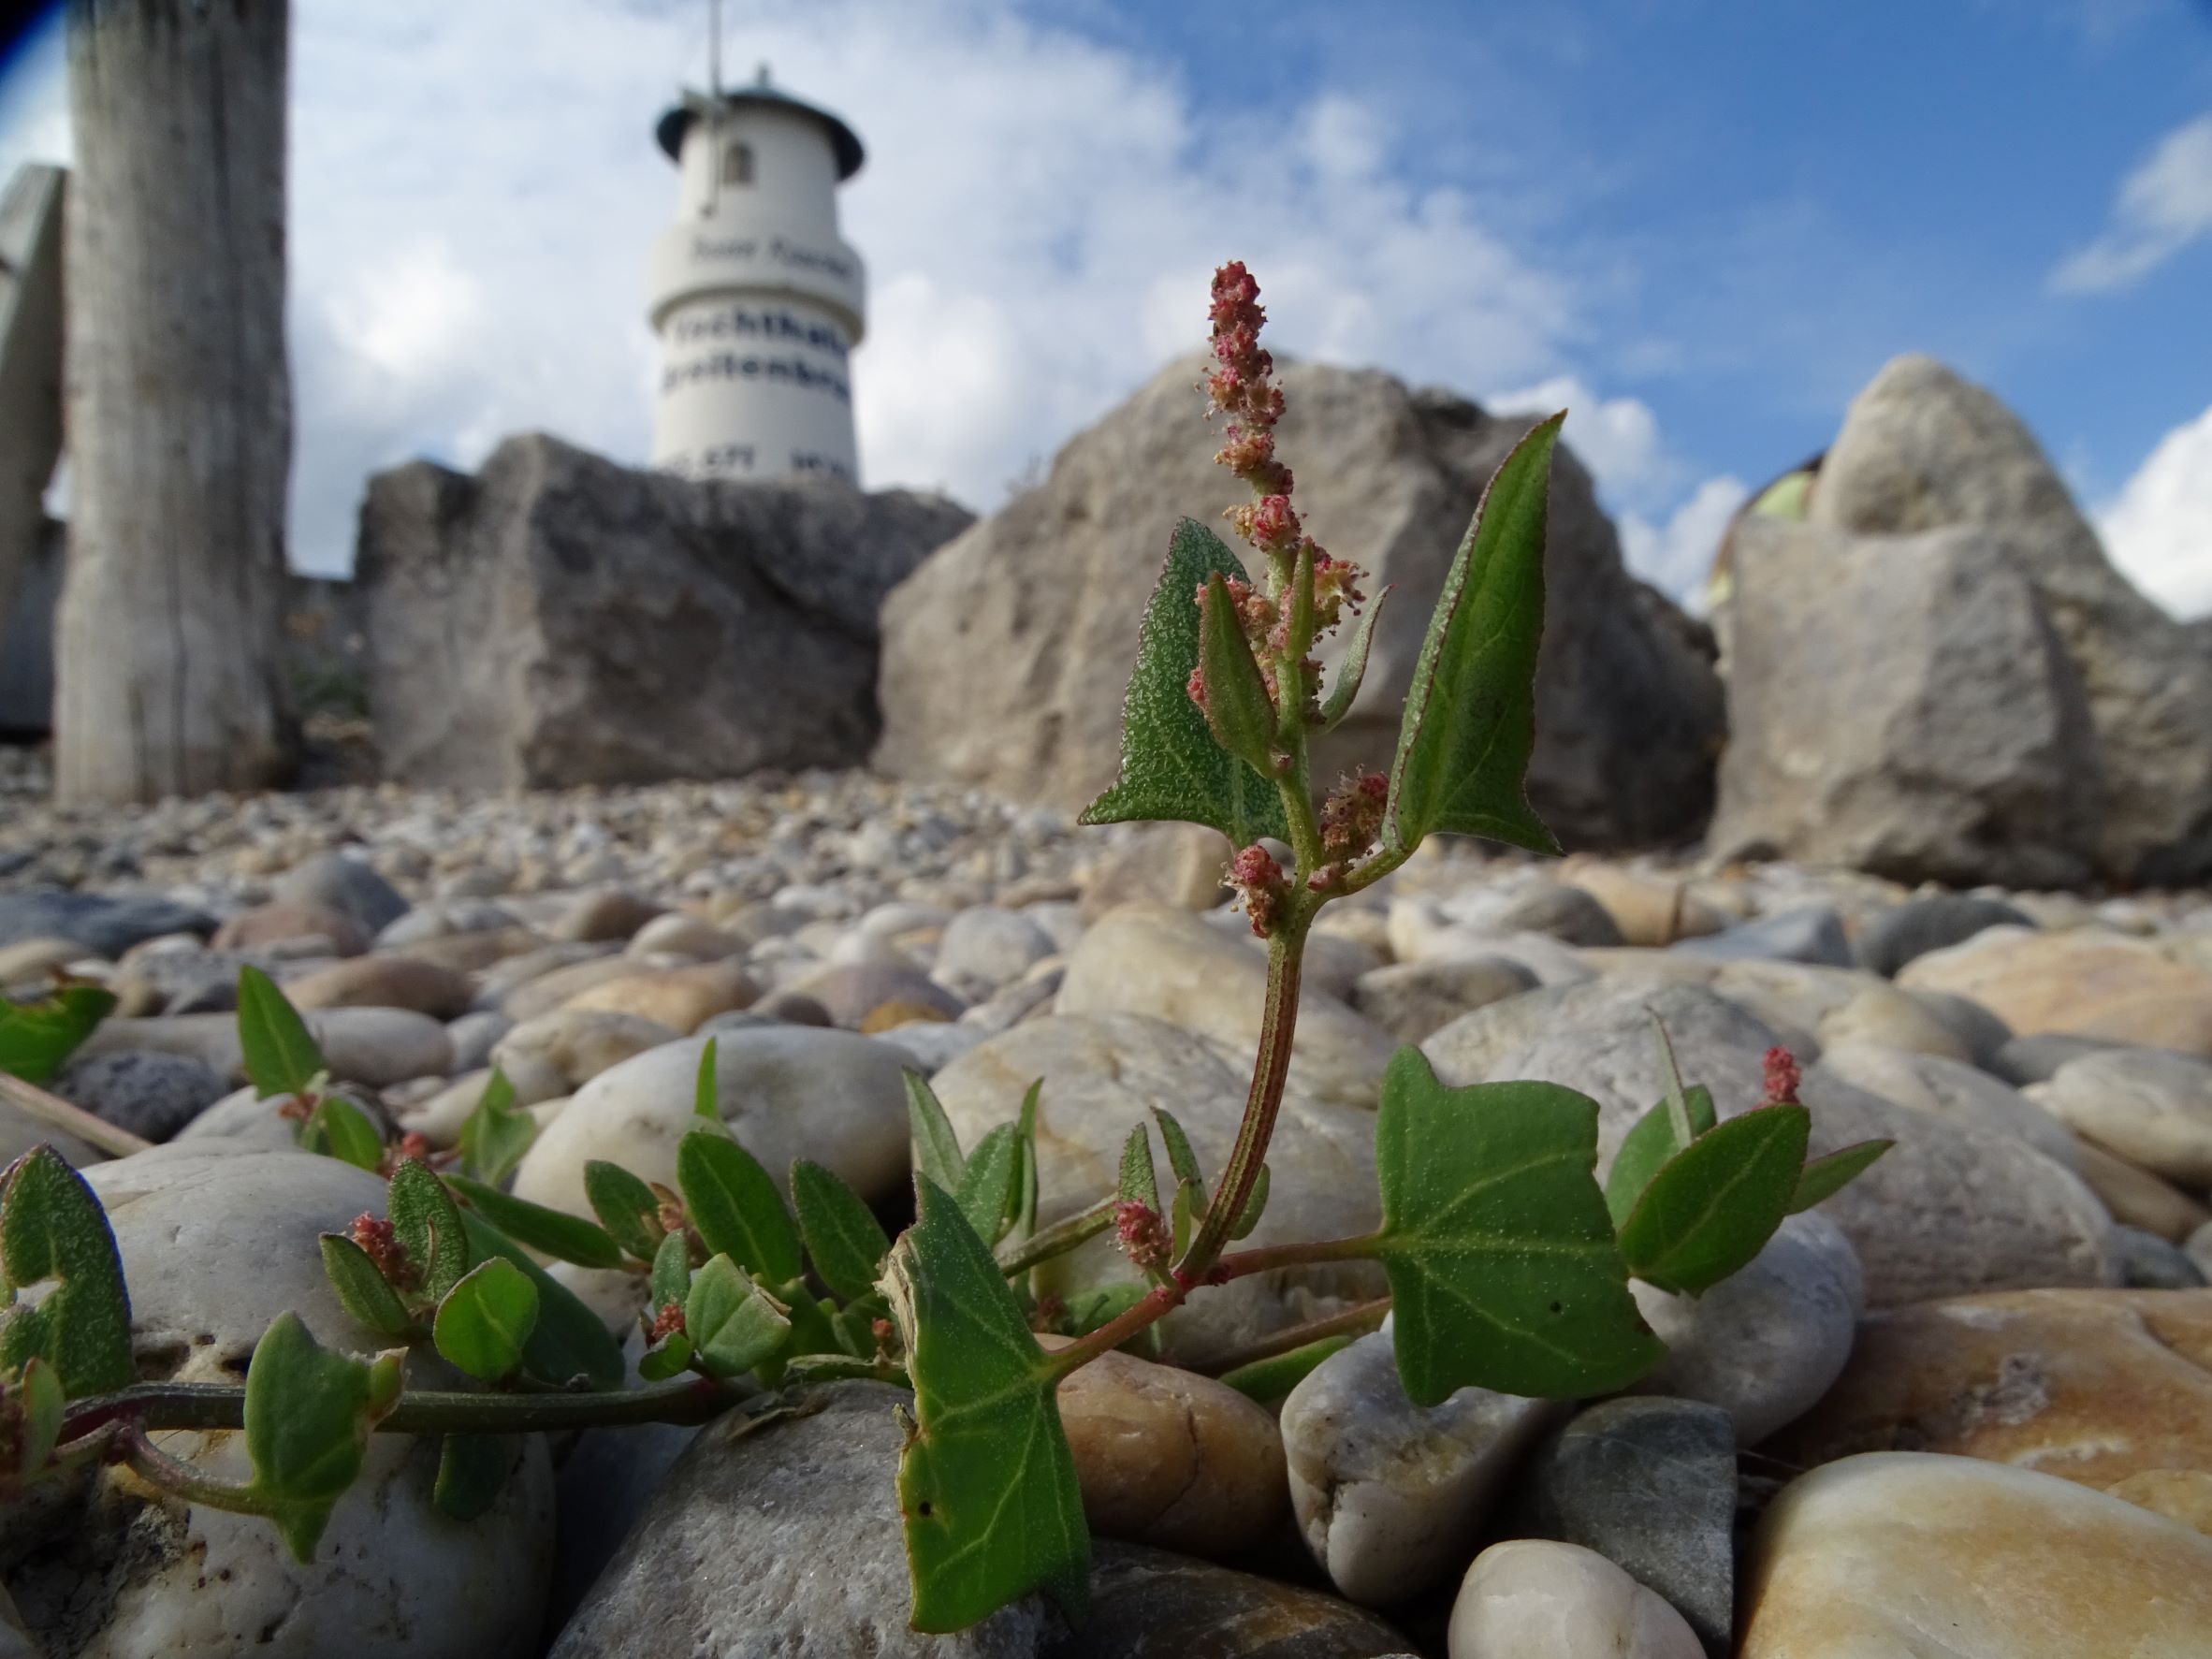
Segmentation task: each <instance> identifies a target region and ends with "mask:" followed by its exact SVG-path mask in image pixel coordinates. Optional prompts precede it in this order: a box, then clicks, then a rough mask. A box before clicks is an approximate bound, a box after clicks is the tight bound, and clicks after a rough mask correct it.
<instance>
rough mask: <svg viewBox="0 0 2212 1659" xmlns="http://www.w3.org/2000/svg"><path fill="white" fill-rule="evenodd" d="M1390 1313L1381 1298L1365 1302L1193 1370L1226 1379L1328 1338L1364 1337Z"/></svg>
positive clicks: (1269, 1337) (1260, 1340)
mask: <svg viewBox="0 0 2212 1659" xmlns="http://www.w3.org/2000/svg"><path fill="white" fill-rule="evenodd" d="M1389 1312H1390V1298H1389V1297H1387V1296H1378V1297H1376V1298H1375V1300H1374V1301H1373V1302H1361V1303H1359V1304H1358V1305H1357V1306H1354V1307H1347V1308H1346V1309H1345V1310H1344V1311H1343V1312H1342V1313H1338V1314H1330V1315H1329V1316H1327V1317H1324V1318H1319V1319H1308V1320H1306V1321H1305V1322H1304V1323H1303V1324H1302V1325H1291V1326H1288V1327H1286V1328H1285V1329H1283V1330H1281V1331H1278V1332H1275V1333H1274V1334H1273V1336H1263V1337H1261V1338H1260V1339H1259V1341H1257V1342H1248V1343H1246V1344H1245V1345H1244V1346H1243V1347H1241V1348H1231V1349H1230V1351H1229V1352H1228V1353H1226V1354H1222V1355H1220V1356H1218V1357H1217V1358H1215V1359H1212V1360H1208V1361H1205V1362H1204V1363H1203V1364H1201V1365H1194V1366H1192V1367H1191V1369H1192V1370H1194V1371H1196V1372H1197V1373H1198V1374H1199V1375H1201V1376H1226V1375H1228V1374H1229V1373H1230V1372H1232V1371H1236V1370H1240V1369H1241V1368H1243V1367H1244V1366H1246V1365H1257V1364H1259V1362H1260V1361H1262V1360H1273V1359H1276V1358H1278V1357H1279V1356H1281V1355H1284V1354H1289V1353H1295V1352H1296V1351H1297V1350H1298V1349H1300V1348H1302V1347H1304V1346H1306V1345H1307V1344H1309V1343H1316V1342H1320V1341H1323V1340H1325V1339H1326V1338H1328V1337H1332V1336H1346V1335H1361V1336H1363V1335H1365V1334H1366V1333H1367V1332H1370V1331H1373V1330H1374V1329H1375V1327H1376V1326H1378V1325H1380V1324H1381V1323H1382V1322H1383V1316H1384V1315H1385V1314H1387V1313H1389Z"/></svg>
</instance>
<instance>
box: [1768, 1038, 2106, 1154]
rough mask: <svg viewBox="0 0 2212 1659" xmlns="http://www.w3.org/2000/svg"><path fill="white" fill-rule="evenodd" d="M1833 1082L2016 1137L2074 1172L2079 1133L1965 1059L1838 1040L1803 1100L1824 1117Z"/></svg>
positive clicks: (1809, 1079) (1810, 1076)
mask: <svg viewBox="0 0 2212 1659" xmlns="http://www.w3.org/2000/svg"><path fill="white" fill-rule="evenodd" d="M1830 1079H1840V1080H1841V1081H1842V1082H1844V1083H1847V1084H1851V1085H1853V1086H1854V1087H1855V1088H1861V1089H1864V1090H1866V1091H1867V1093H1869V1094H1870V1095H1879V1096H1881V1097H1882V1099H1885V1100H1887V1101H1890V1102H1891V1103H1892V1104H1894V1105H1898V1106H1906V1107H1910V1108H1911V1109H1912V1110H1914V1111H1915V1112H1928V1113H1935V1114H1937V1115H1938V1116H1942V1117H1947V1118H1950V1119H1951V1120H1952V1121H1953V1122H1955V1123H1957V1124H1959V1125H1961V1126H1962V1127H1964V1128H1969V1129H1970V1130H1972V1131H1973V1132H1974V1133H1977V1134H1993V1135H2012V1136H2015V1137H2016V1138H2017V1139H2019V1140H2022V1141H2025V1142H2028V1144H2029V1145H2030V1146H2032V1147H2034V1148H2035V1149H2036V1150H2037V1151H2038V1152H2040V1153H2042V1154H2043V1155H2044V1156H2045V1157H2047V1158H2049V1159H2051V1160H2052V1161H2053V1162H2054V1163H2059V1164H2063V1165H2065V1166H2066V1167H2067V1168H2068V1169H2073V1168H2074V1164H2075V1162H2076V1161H2077V1159H2076V1150H2075V1148H2076V1142H2075V1141H2074V1131H2073V1130H2071V1129H2069V1128H2067V1127H2066V1126H2065V1125H2064V1124H2062V1123H2060V1122H2059V1120H2058V1119H2057V1118H2056V1117H2054V1116H2052V1115H2051V1113H2050V1112H2049V1111H2048V1110H2047V1109H2046V1108H2045V1107H2044V1106H2042V1105H2040V1104H2038V1103H2037V1102H2036V1101H2034V1100H2031V1099H2028V1097H2027V1096H2025V1095H2023V1094H2021V1093H2020V1092H2019V1091H2018V1090H2017V1089H2016V1088H2014V1087H2013V1086H2012V1085H2011V1084H2006V1083H2001V1082H2000V1081H1999V1080H1998V1079H1996V1078H1994V1077H1991V1076H1990V1075H1989V1074H1988V1073H1987V1072H1986V1071H1979V1070H1975V1069H1974V1068H1973V1067H1972V1066H1969V1065H1966V1064H1964V1063H1962V1062H1960V1061H1957V1060H1946V1059H1944V1058H1943V1057H1942V1056H1941V1055H1914V1054H1905V1053H1902V1052H1900V1051H1899V1050H1897V1049H1885V1048H1877V1047H1874V1046H1872V1045H1871V1044H1867V1043H1839V1044H1838V1045H1837V1046H1836V1047H1835V1048H1833V1049H1830V1050H1829V1051H1828V1052H1827V1053H1826V1054H1825V1055H1822V1056H1821V1059H1820V1063H1819V1064H1818V1065H1816V1066H1814V1067H1813V1068H1812V1070H1810V1071H1809V1072H1808V1073H1807V1074H1806V1077H1805V1081H1804V1084H1803V1085H1802V1087H1801V1088H1800V1089H1799V1091H1798V1096H1797V1098H1798V1099H1801V1100H1803V1101H1804V1102H1805V1104H1806V1105H1808V1106H1810V1107H1812V1110H1813V1111H1814V1112H1815V1113H1818V1112H1819V1110H1820V1106H1821V1102H1822V1100H1823V1099H1826V1090H1827V1087H1828V1083H1829V1080H1830Z"/></svg>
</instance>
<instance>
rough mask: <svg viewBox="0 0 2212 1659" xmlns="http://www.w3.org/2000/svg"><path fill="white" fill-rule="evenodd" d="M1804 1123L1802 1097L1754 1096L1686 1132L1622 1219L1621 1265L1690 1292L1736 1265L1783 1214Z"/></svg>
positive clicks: (1807, 1120)
mask: <svg viewBox="0 0 2212 1659" xmlns="http://www.w3.org/2000/svg"><path fill="white" fill-rule="evenodd" d="M1811 1129H1812V1113H1809V1112H1807V1111H1806V1110H1805V1108H1804V1107H1802V1106H1797V1105H1785V1106H1762V1107H1760V1108H1759V1109H1758V1110H1756V1111H1754V1112H1747V1113H1743V1115H1742V1116H1740V1117H1732V1118H1730V1119H1728V1121H1727V1122H1725V1123H1722V1124H1715V1125H1714V1126H1713V1127H1712V1128H1711V1129H1710V1130H1709V1131H1708V1132H1706V1133H1705V1134H1702V1135H1700V1136H1698V1137H1697V1139H1696V1140H1695V1141H1693V1142H1690V1144H1689V1146H1688V1147H1687V1148H1685V1149H1684V1150H1683V1151H1681V1152H1679V1153H1677V1154H1676V1155H1675V1156H1674V1157H1672V1158H1670V1159H1669V1160H1668V1161H1667V1163H1666V1165H1665V1167H1663V1168H1662V1169H1661V1170H1660V1171H1659V1172H1658V1173H1657V1174H1655V1175H1653V1176H1652V1182H1651V1185H1650V1186H1646V1187H1645V1188H1644V1191H1643V1196H1642V1197H1641V1198H1639V1199H1637V1201H1636V1208H1635V1209H1633V1210H1631V1211H1630V1212H1629V1214H1628V1219H1627V1220H1626V1221H1624V1222H1623V1223H1622V1224H1621V1254H1622V1255H1623V1257H1624V1258H1625V1259H1627V1262H1628V1271H1629V1272H1630V1273H1634V1274H1635V1275H1636V1276H1637V1278H1639V1279H1642V1280H1644V1281H1645V1282H1646V1283H1647V1284H1651V1285H1656V1286H1657V1287H1658V1288H1660V1289H1662V1290H1673V1291H1687V1292H1689V1293H1690V1294H1693V1295H1695V1294H1696V1293H1697V1292H1699V1291H1702V1290H1706V1289H1710V1288H1711V1287H1713V1286H1714V1285H1717V1284H1719V1283H1720V1282H1721V1281H1722V1280H1723V1279H1724V1278H1726V1277H1727V1276H1728V1275H1729V1274H1730V1273H1735V1272H1736V1271H1737V1270H1738V1269H1739V1268H1741V1267H1742V1266H1744V1265H1745V1264H1746V1263H1747V1262H1749V1261H1750V1260H1751V1259H1752V1258H1753V1257H1754V1256H1756V1255H1757V1254H1758V1253H1759V1252H1760V1251H1761V1250H1762V1249H1764V1248H1765V1247H1766V1244H1767V1241H1768V1239H1770V1238H1772V1237H1773V1236H1774V1230H1775V1229H1776V1228H1777V1227H1780V1226H1781V1225H1782V1218H1783V1216H1784V1215H1788V1214H1789V1207H1790V1199H1791V1196H1792V1195H1793V1194H1794V1193H1795V1192H1796V1191H1797V1176H1798V1172H1799V1171H1800V1170H1801V1169H1802V1168H1803V1166H1804V1162H1805V1140H1806V1136H1807V1135H1808V1134H1809V1133H1810V1131H1811Z"/></svg>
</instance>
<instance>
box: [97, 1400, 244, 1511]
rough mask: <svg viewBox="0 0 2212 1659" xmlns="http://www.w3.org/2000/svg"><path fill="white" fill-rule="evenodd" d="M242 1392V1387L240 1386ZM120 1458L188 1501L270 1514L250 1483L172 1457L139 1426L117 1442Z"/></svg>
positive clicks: (213, 1507)
mask: <svg viewBox="0 0 2212 1659" xmlns="http://www.w3.org/2000/svg"><path fill="white" fill-rule="evenodd" d="M243 1391H244V1390H240V1392H241V1393H242V1392H243ZM120 1450H121V1453H122V1460H123V1462H124V1463H127V1464H128V1465H129V1466H130V1467H131V1469H132V1470H133V1471H135V1472H136V1473H137V1474H138V1477H140V1478H141V1479H143V1480H145V1481H147V1482H148V1483H149V1484H151V1485H153V1486H157V1487H159V1488H161V1490H162V1491H164V1492H168V1493H170V1494H171V1495H173V1496H175V1497H180V1498H182V1499H183V1500H184V1501H185V1502H186V1503H187V1504H205V1505H207V1506H208V1507H210V1508H211V1509H226V1510H228V1511H230V1512H231V1513H232V1514H234V1515H273V1514H274V1513H275V1512H276V1511H275V1509H274V1507H273V1506H271V1505H270V1504H269V1502H268V1501H267V1500H266V1499H265V1498H264V1497H263V1496H262V1494H261V1493H259V1492H255V1490H254V1489H253V1488H252V1487H251V1486H241V1485H240V1484H239V1483H238V1482H236V1481H233V1480H217V1479H215V1478H214V1477H212V1476H209V1475H204V1474H202V1473H201V1472H200V1471H199V1470H198V1469H196V1468H194V1467H193V1466H192V1464H190V1463H185V1462H184V1461H183V1460H182V1458H173V1457H171V1456H169V1454H168V1453H167V1452H166V1451H164V1450H162V1449H161V1448H160V1447H158V1446H156V1445H154V1444H153V1441H151V1440H149V1439H147V1438H146V1434H145V1431H144V1430H142V1429H136V1428H134V1429H131V1430H128V1431H126V1432H125V1433H124V1436H123V1438H122V1441H121V1443H120Z"/></svg>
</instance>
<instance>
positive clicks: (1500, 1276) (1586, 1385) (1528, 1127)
mask: <svg viewBox="0 0 2212 1659" xmlns="http://www.w3.org/2000/svg"><path fill="white" fill-rule="evenodd" d="M1596 1167H1597V1103H1596V1102H1595V1101H1594V1100H1592V1099H1589V1098H1588V1097H1586V1096H1583V1095H1579V1094H1577V1093H1575V1091H1574V1090H1572V1089H1565V1088H1561V1087H1559V1086H1558V1085H1556V1084H1548V1083H1493V1084H1476V1085H1475V1086H1473V1087H1471V1088H1456V1089H1455V1088H1446V1087H1445V1086H1444V1085H1443V1084H1440V1083H1438V1082H1437V1081H1436V1074H1435V1073H1434V1072H1433V1070H1430V1068H1429V1062H1428V1061H1427V1060H1426V1059H1425V1058H1423V1057H1422V1055H1421V1053H1420V1051H1419V1049H1413V1048H1402V1049H1400V1050H1399V1051H1398V1052H1397V1054H1396V1055H1392V1056H1391V1059H1390V1066H1389V1068H1388V1070H1385V1072H1384V1073H1383V1092H1382V1105H1381V1109H1380V1110H1379V1112H1378V1113H1376V1117H1375V1172H1376V1175H1377V1177H1378V1179H1379V1180H1380V1182H1381V1185H1382V1205H1383V1228H1382V1231H1381V1232H1380V1233H1379V1234H1377V1235H1376V1238H1375V1252H1374V1253H1375V1256H1376V1257H1377V1258H1378V1259H1380V1260H1381V1262H1382V1264H1383V1268H1384V1271H1385V1272H1386V1273H1389V1275H1390V1297H1391V1306H1392V1308H1393V1309H1394V1312H1395V1331H1396V1346H1397V1355H1398V1374H1399V1376H1400V1378H1401V1380H1402V1381H1403V1382H1404V1385H1405V1392H1406V1394H1407V1396H1408V1397H1409V1398H1411V1399H1412V1400H1413V1402H1414V1403H1415V1404H1419V1405H1434V1404H1438V1403H1439V1402H1441V1401H1443V1400H1444V1399H1445V1398H1446V1397H1447V1396H1448V1395H1449V1394H1451V1393H1452V1392H1453V1391H1454V1390H1459V1389H1463V1388H1466V1387H1469V1386H1470V1385H1473V1386H1477V1387H1480V1388H1486V1389H1494V1390H1498V1391H1499V1392H1501V1393H1508V1394H1529V1395H1536V1396H1541V1397H1547V1398H1559V1399H1573V1398H1578V1397H1580V1396H1584V1395H1590V1394H1602V1393H1608V1392H1610V1391H1611V1390H1615V1389H1619V1388H1623V1387H1624V1386H1626V1385H1627V1384H1628V1383H1630V1382H1633V1381H1634V1380H1635V1379H1636V1378H1637V1376H1639V1375H1642V1373H1644V1372H1645V1371H1647V1370H1649V1369H1650V1368H1651V1367H1652V1365H1653V1364H1654V1363H1656V1362H1657V1361H1658V1360H1659V1358H1660V1356H1661V1355H1662V1354H1663V1353H1664V1352H1665V1351H1666V1350H1665V1349H1664V1348H1662V1347H1661V1346H1660V1344H1659V1340H1658V1338H1657V1337H1655V1336H1653V1335H1652V1332H1650V1330H1649V1329H1647V1328H1646V1326H1645V1325H1644V1322H1643V1320H1642V1318H1641V1317H1639V1316H1638V1315H1637V1308H1636V1302H1635V1299H1634V1298H1633V1297H1631V1296H1630V1295H1629V1292H1628V1273H1627V1270H1626V1268H1625V1267H1624V1266H1623V1262H1622V1259H1621V1252H1620V1250H1619V1249H1618V1248H1616V1247H1615V1245H1614V1243H1613V1228H1612V1221H1611V1218H1610V1217H1609V1216H1608V1215H1607V1214H1606V1201H1605V1194H1604V1193H1603V1192H1601V1191H1600V1190H1599V1189H1598V1185H1597V1177H1596V1173H1595V1171H1596Z"/></svg>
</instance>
